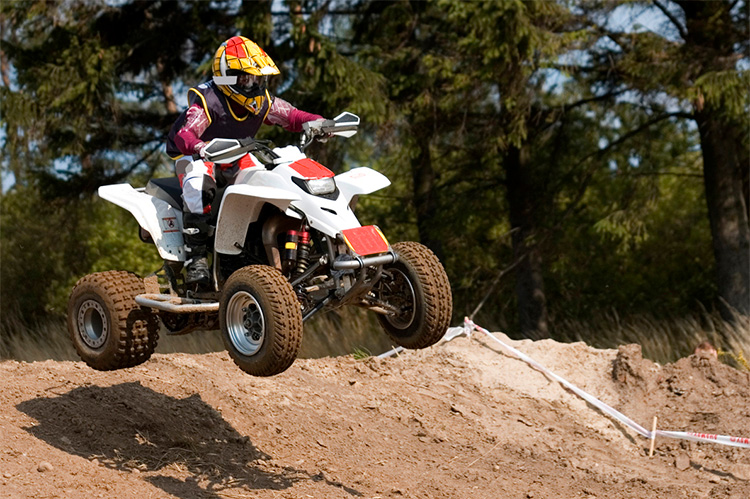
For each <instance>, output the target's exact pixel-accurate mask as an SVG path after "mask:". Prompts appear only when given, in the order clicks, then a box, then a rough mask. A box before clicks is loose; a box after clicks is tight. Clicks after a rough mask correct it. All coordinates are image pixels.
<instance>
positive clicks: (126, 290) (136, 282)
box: [68, 270, 159, 371]
mask: <svg viewBox="0 0 750 499" xmlns="http://www.w3.org/2000/svg"><path fill="white" fill-rule="evenodd" d="M144 291H145V285H144V282H143V280H142V279H141V278H139V277H138V276H137V275H135V274H133V273H131V272H126V271H120V270H111V271H106V272H98V273H95V274H89V275H87V276H84V277H82V278H81V279H80V280H79V281H78V282H77V283H76V286H75V287H74V288H73V291H72V292H71V298H70V299H71V305H73V303H72V302H73V301H74V300H75V298H76V296H82V295H83V294H85V293H94V294H97V295H99V296H100V297H101V298H102V299H103V302H104V303H103V304H104V305H105V308H106V309H107V311H108V313H109V316H110V319H111V325H110V333H109V334H110V335H115V336H116V337H117V339H116V342H117V347H116V349H115V351H114V352H109V353H108V354H107V355H106V356H101V357H100V358H97V359H91V358H88V357H90V354H88V355H87V354H82V353H81V351H80V350H79V349H78V348H76V351H77V353H78V356H79V357H80V358H81V359H82V360H83V361H84V362H86V363H87V364H88V365H89V366H91V367H93V368H94V369H98V370H101V371H111V370H116V369H125V368H128V367H134V366H137V365H139V364H142V363H144V362H146V361H147V360H148V359H149V358H151V355H152V354H153V353H154V350H156V346H157V343H158V341H159V323H158V320H157V319H156V316H155V315H153V313H151V312H150V311H148V310H146V309H141V307H140V305H138V304H137V303H136V302H135V297H136V296H137V295H139V294H142V293H144ZM108 302H109V303H108ZM68 315H69V319H68V320H69V321H73V324H75V321H76V316H77V311H72V310H70V311H69V312H68ZM71 328H72V329H71V334H72V335H76V334H78V331H77V328H75V327H74V325H71ZM75 342H76V339H75V338H74V343H75ZM76 344H77V343H76ZM105 349H106V345H105Z"/></svg>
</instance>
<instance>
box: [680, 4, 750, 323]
mask: <svg viewBox="0 0 750 499" xmlns="http://www.w3.org/2000/svg"><path fill="white" fill-rule="evenodd" d="M679 5H680V7H681V8H682V9H683V11H684V12H685V27H686V31H685V33H686V37H685V46H684V49H683V50H684V51H685V53H686V55H688V56H689V57H690V59H691V61H693V63H694V65H695V67H696V74H695V75H692V78H693V79H696V78H697V77H698V76H700V75H705V74H708V73H711V72H721V71H733V70H734V64H735V62H734V61H735V60H736V59H737V57H738V56H739V53H736V47H735V43H737V42H740V41H742V39H743V37H744V32H743V31H737V30H736V29H734V24H733V20H732V15H731V9H732V3H730V2H726V1H725V2H679ZM717 101H718V102H717ZM694 117H695V121H696V123H697V125H698V130H699V133H700V138H701V152H702V154H703V180H704V185H705V190H706V203H707V205H708V218H709V222H710V224H711V238H712V242H713V249H714V258H715V260H716V279H717V281H716V282H717V287H718V291H719V296H720V298H721V303H720V309H721V312H722V315H723V316H724V317H725V318H726V319H729V320H733V318H734V314H733V311H736V312H738V313H740V314H743V315H750V225H748V211H747V208H748V206H747V201H746V198H745V192H746V191H745V186H744V185H743V181H745V180H746V177H747V164H746V163H745V162H746V161H747V158H748V156H747V153H746V152H745V151H744V150H743V136H742V134H746V133H747V128H746V127H747V118H746V117H743V116H741V117H739V119H733V118H732V116H731V113H730V112H729V110H728V109H725V108H723V104H722V103H721V102H720V100H719V99H716V98H715V97H714V98H713V100H712V101H706V102H705V103H701V104H699V105H697V106H696V110H695V112H694Z"/></svg>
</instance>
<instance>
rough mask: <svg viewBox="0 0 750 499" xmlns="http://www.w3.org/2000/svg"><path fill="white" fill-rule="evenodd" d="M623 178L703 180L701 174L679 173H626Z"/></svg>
mask: <svg viewBox="0 0 750 499" xmlns="http://www.w3.org/2000/svg"><path fill="white" fill-rule="evenodd" d="M621 175H622V176H623V177H695V178H703V175H701V174H700V173H679V172H658V171H657V172H626V173H622V174H621Z"/></svg>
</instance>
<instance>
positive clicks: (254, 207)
mask: <svg viewBox="0 0 750 499" xmlns="http://www.w3.org/2000/svg"><path fill="white" fill-rule="evenodd" d="M257 173H271V174H272V172H257ZM260 176H263V175H260ZM298 199H299V196H297V195H296V194H295V193H294V192H289V191H288V190H285V189H279V188H277V187H269V186H264V185H248V184H235V185H230V186H229V187H227V189H226V191H225V192H224V200H223V201H222V202H221V208H219V218H218V221H217V222H216V238H215V241H214V248H215V249H216V251H218V252H219V253H224V254H227V255H237V254H239V253H240V252H241V251H242V247H243V246H244V244H245V237H246V236H247V227H248V225H250V224H251V223H252V222H255V221H256V220H257V219H258V215H260V210H261V209H262V208H263V205H264V204H266V203H271V204H273V205H274V206H276V207H278V208H279V209H280V210H281V211H285V210H286V209H287V208H288V207H289V203H291V202H292V201H296V200H298ZM297 218H299V217H297Z"/></svg>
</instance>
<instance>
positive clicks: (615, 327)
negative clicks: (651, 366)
mask: <svg viewBox="0 0 750 499" xmlns="http://www.w3.org/2000/svg"><path fill="white" fill-rule="evenodd" d="M556 335H557V338H558V339H559V340H560V341H567V342H570V341H583V342H585V343H587V344H588V345H591V346H593V347H596V348H617V347H618V346H619V345H625V344H629V343H637V344H639V345H641V348H642V350H643V356H644V357H645V358H648V359H651V360H653V361H655V362H659V363H661V364H667V363H669V362H674V361H676V360H678V359H680V358H682V357H686V356H688V355H690V354H692V353H693V351H694V350H695V347H696V346H698V345H699V344H700V343H701V342H703V341H708V342H709V343H711V344H712V345H713V346H714V347H715V348H716V349H717V350H718V352H719V358H720V359H721V360H722V361H723V362H725V363H727V364H730V365H732V366H734V367H736V368H744V369H747V370H750V368H748V365H747V364H748V363H747V360H745V359H746V357H747V355H748V354H750V317H747V316H735V320H734V321H733V322H728V321H725V320H723V319H722V318H721V317H720V316H719V314H718V313H707V312H705V311H703V312H701V313H699V314H695V315H692V316H687V317H680V318H673V319H656V318H654V317H650V316H646V315H639V316H635V317H627V318H620V317H619V316H618V315H617V314H616V313H615V312H611V313H608V314H601V315H599V316H597V317H595V318H594V319H592V320H590V321H587V322H585V323H584V322H580V321H562V322H560V323H558V324H557V325H556Z"/></svg>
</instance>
